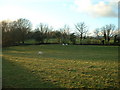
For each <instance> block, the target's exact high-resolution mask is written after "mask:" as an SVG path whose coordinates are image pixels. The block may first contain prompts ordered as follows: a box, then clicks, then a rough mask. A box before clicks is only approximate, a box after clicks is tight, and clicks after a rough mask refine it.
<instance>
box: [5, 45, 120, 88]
mask: <svg viewBox="0 0 120 90" xmlns="http://www.w3.org/2000/svg"><path fill="white" fill-rule="evenodd" d="M38 51H42V52H43V54H42V55H37V52H38ZM117 60H118V46H80V45H77V46H75V45H68V46H62V45H36V46H35V45H33V46H14V47H9V48H4V49H3V87H8V88H9V87H10V88H118V87H119V86H118V61H117Z"/></svg>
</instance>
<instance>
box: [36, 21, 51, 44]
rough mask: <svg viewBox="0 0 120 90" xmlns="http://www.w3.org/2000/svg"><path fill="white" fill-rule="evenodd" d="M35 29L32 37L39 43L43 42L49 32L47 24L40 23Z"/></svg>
mask: <svg viewBox="0 0 120 90" xmlns="http://www.w3.org/2000/svg"><path fill="white" fill-rule="evenodd" d="M35 30H36V31H35V34H34V38H35V39H36V40H37V41H39V42H40V43H44V41H45V39H46V38H48V34H49V27H48V25H46V24H43V23H40V24H39V25H38V26H37V28H36V29H35Z"/></svg>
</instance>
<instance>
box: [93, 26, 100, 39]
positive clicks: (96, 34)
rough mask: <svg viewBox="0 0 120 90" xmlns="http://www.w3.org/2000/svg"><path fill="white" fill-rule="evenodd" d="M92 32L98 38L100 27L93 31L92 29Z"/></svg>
mask: <svg viewBox="0 0 120 90" xmlns="http://www.w3.org/2000/svg"><path fill="white" fill-rule="evenodd" d="M94 34H95V36H96V37H97V38H99V36H100V29H99V28H96V29H95V31H94Z"/></svg>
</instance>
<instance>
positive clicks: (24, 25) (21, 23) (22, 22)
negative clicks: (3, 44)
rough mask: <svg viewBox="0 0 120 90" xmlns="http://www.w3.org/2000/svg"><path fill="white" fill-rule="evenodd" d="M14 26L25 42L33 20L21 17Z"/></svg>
mask: <svg viewBox="0 0 120 90" xmlns="http://www.w3.org/2000/svg"><path fill="white" fill-rule="evenodd" d="M14 27H15V28H16V30H17V31H18V35H19V39H20V41H22V43H24V41H25V40H26V37H27V34H28V32H29V31H30V30H31V27H32V24H31V22H30V21H29V20H28V19H24V18H20V19H18V20H17V21H16V22H15V24H14Z"/></svg>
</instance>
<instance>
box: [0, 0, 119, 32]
mask: <svg viewBox="0 0 120 90" xmlns="http://www.w3.org/2000/svg"><path fill="white" fill-rule="evenodd" d="M0 11H1V14H0V21H2V20H16V19H19V18H26V19H28V20H30V21H31V23H32V25H33V29H35V27H36V26H37V25H38V24H39V23H44V24H48V25H49V26H52V27H53V28H54V29H55V30H59V29H60V28H62V27H63V26H64V25H68V26H69V27H70V28H71V30H72V31H71V32H75V31H76V30H75V27H74V24H76V23H80V22H85V24H86V25H87V26H88V29H89V32H90V33H93V31H94V30H95V29H96V28H101V27H102V26H105V25H107V24H114V25H115V26H116V28H118V0H85V1H84V0H69V1H68V0H62V1H61V0H17V1H16V0H10V1H9V0H3V1H1V3H0Z"/></svg>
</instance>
